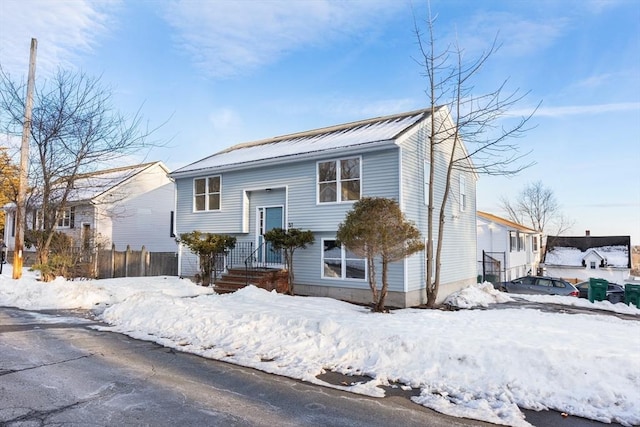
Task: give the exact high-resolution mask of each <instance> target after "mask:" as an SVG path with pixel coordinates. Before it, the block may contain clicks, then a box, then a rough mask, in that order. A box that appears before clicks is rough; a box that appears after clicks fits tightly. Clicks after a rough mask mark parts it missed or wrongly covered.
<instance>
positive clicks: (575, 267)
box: [541, 231, 631, 284]
mask: <svg viewBox="0 0 640 427" xmlns="http://www.w3.org/2000/svg"><path fill="white" fill-rule="evenodd" d="M541 265H542V266H543V267H544V268H545V269H546V272H547V274H548V275H549V276H555V277H562V278H564V279H566V280H571V281H574V282H582V281H586V280H589V279H590V278H592V277H593V278H597V279H606V280H608V281H609V282H613V283H620V284H622V283H623V282H624V281H626V280H629V275H630V274H631V237H630V236H591V235H590V233H589V232H588V231H587V233H586V235H584V236H580V237H568V236H548V237H547V249H546V252H545V254H544V260H543V264H541Z"/></svg>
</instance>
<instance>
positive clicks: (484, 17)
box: [450, 11, 568, 56]
mask: <svg viewBox="0 0 640 427" xmlns="http://www.w3.org/2000/svg"><path fill="white" fill-rule="evenodd" d="M567 25H568V20H567V19H565V18H562V17H556V18H554V19H548V18H541V17H540V18H535V17H532V16H529V15H526V14H525V13H524V12H523V14H522V15H520V14H516V13H511V12H486V11H483V12H481V13H477V14H475V15H473V16H471V17H470V18H469V19H468V20H467V21H465V22H463V23H461V25H460V26H458V27H457V29H456V31H457V35H456V37H457V38H458V39H459V41H460V45H461V46H463V47H464V48H465V50H467V51H470V52H472V53H473V52H477V51H481V50H485V49H486V48H487V47H488V43H489V42H490V41H492V40H493V39H494V38H496V37H497V38H498V40H497V41H498V43H499V44H500V52H501V53H502V54H508V55H510V56H526V55H529V54H531V53H535V52H537V51H540V50H543V49H545V48H547V47H548V46H550V45H551V44H553V43H554V42H555V41H556V40H557V39H558V38H559V37H560V36H561V35H562V34H563V33H564V32H565V31H566V28H567ZM450 37H454V36H450Z"/></svg>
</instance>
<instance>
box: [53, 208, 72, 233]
mask: <svg viewBox="0 0 640 427" xmlns="http://www.w3.org/2000/svg"><path fill="white" fill-rule="evenodd" d="M75 210H76V209H75V207H74V206H69V207H67V208H64V209H61V210H60V211H58V219H57V220H56V228H57V229H64V230H66V229H71V228H73V226H74V222H75ZM67 214H68V215H67Z"/></svg>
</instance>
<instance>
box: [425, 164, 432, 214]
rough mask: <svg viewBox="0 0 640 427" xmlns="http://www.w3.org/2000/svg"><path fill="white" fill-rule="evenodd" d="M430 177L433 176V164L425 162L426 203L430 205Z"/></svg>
mask: <svg viewBox="0 0 640 427" xmlns="http://www.w3.org/2000/svg"><path fill="white" fill-rule="evenodd" d="M429 178H431V164H430V163H429V162H427V161H425V162H424V205H425V206H429Z"/></svg>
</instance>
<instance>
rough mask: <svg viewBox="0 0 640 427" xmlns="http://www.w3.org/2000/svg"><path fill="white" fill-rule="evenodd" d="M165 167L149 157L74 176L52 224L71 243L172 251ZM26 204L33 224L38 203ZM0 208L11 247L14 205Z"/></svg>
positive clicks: (170, 200)
mask: <svg viewBox="0 0 640 427" xmlns="http://www.w3.org/2000/svg"><path fill="white" fill-rule="evenodd" d="M168 173H169V170H168V169H167V167H166V166H165V165H164V164H162V162H152V163H144V164H138V165H134V166H127V167H120V168H115V169H107V170H102V171H98V172H92V173H87V174H82V175H80V176H78V177H77V178H76V181H75V184H74V188H75V189H76V190H75V191H74V192H72V193H71V194H70V195H69V197H68V203H67V204H68V206H67V207H66V208H65V209H64V211H63V212H60V213H59V218H58V223H57V225H56V230H57V231H60V232H63V233H65V234H67V235H69V236H71V237H72V238H73V240H74V243H75V246H77V247H86V246H88V245H91V246H95V245H98V244H99V245H101V246H102V247H107V248H110V247H111V245H115V246H116V248H117V249H119V250H124V249H126V247H127V246H128V245H129V246H130V247H131V248H132V249H136V250H139V249H141V247H142V246H144V247H145V249H146V250H148V251H150V252H176V250H177V244H176V242H175V237H172V234H173V232H172V229H171V227H172V226H173V219H172V215H173V210H174V206H175V203H174V201H175V197H174V196H175V192H174V184H173V180H172V179H171V178H170V177H169V176H168ZM32 206H34V208H31V209H28V211H27V216H26V221H25V222H26V224H27V227H28V228H30V229H36V228H37V226H38V223H37V222H38V215H37V212H38V210H37V207H38V205H37V203H36V204H35V205H34V204H32ZM4 210H5V212H6V214H7V222H6V227H5V236H4V241H5V243H6V244H7V247H8V250H9V251H12V250H13V248H14V245H15V214H16V206H15V204H8V205H6V206H5V207H4ZM28 250H29V249H28V248H27V249H26V251H28ZM25 258H27V254H25Z"/></svg>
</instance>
